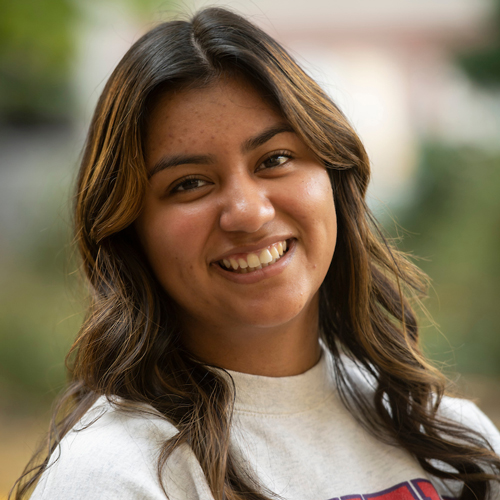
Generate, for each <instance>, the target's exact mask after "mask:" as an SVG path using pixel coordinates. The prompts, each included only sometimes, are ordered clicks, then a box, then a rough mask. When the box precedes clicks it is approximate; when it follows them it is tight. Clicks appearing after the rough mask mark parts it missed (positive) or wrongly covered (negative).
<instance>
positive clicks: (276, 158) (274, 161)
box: [257, 151, 292, 170]
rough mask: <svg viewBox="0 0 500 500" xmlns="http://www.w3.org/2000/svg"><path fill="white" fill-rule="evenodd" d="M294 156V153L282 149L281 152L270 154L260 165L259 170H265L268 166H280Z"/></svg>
mask: <svg viewBox="0 0 500 500" xmlns="http://www.w3.org/2000/svg"><path fill="white" fill-rule="evenodd" d="M291 158H292V155H291V154H290V153H288V152H285V151H280V152H279V153H274V154H272V155H270V156H268V157H267V158H266V159H265V160H264V161H263V162H262V163H261V164H260V165H259V167H258V169H257V170H265V169H267V168H274V167H279V166H281V165H283V164H285V163H286V162H287V161H288V160H290V159H291Z"/></svg>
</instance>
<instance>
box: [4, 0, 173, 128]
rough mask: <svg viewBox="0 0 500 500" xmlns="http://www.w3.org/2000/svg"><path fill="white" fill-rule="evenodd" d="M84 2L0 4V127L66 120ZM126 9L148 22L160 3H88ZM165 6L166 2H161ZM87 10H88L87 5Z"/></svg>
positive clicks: (154, 0) (16, 1) (134, 0)
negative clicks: (148, 18) (0, 125)
mask: <svg viewBox="0 0 500 500" xmlns="http://www.w3.org/2000/svg"><path fill="white" fill-rule="evenodd" d="M82 2H83V0H80V1H78V0H43V1H37V0H0V12H1V15H0V124H1V123H4V124H18V125H19V124H21V125H22V124H36V123H47V122H53V121H56V122H58V121H61V120H63V121H67V120H69V119H70V118H71V116H72V112H73V99H72V93H71V86H70V78H71V64H72V60H73V57H74V54H75V37H74V33H75V28H76V26H77V24H78V23H79V22H81V20H82V19H83V20H84V17H85V15H84V13H83V9H82V8H81V7H83V5H84V4H83V3H82ZM103 2H108V3H116V4H120V5H125V6H126V7H128V8H129V9H131V10H132V11H133V13H134V15H135V16H136V17H137V16H139V17H148V16H150V15H151V13H152V12H153V10H154V8H155V6H156V5H157V4H158V0H121V1H119V0H86V2H85V5H86V6H87V8H88V7H89V4H94V6H99V5H102V3H103ZM163 3H164V2H163ZM90 6H91V5H90Z"/></svg>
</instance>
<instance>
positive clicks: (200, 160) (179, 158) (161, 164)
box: [148, 123, 295, 179]
mask: <svg viewBox="0 0 500 500" xmlns="http://www.w3.org/2000/svg"><path fill="white" fill-rule="evenodd" d="M284 132H291V133H295V130H294V129H293V128H292V127H291V126H290V125H288V123H280V124H278V125H273V126H272V127H270V128H268V129H266V130H264V131H263V132H261V133H260V134H258V135H256V136H255V137H251V138H250V139H247V140H246V141H245V142H244V143H243V145H242V147H241V151H242V152H243V153H249V152H250V151H252V150H254V149H256V148H258V147H259V146H262V145H263V144H265V143H266V142H267V141H269V140H271V139H272V138H273V137H274V136H275V135H278V134H282V133H284ZM210 163H215V157H214V155H173V156H164V157H162V158H160V159H159V160H158V161H157V162H156V163H155V164H154V166H153V168H152V169H151V170H150V171H149V173H148V179H151V177H153V175H155V174H157V173H158V172H160V171H162V170H165V169H166V168H170V167H177V166H178V165H186V164H192V165H207V164H210Z"/></svg>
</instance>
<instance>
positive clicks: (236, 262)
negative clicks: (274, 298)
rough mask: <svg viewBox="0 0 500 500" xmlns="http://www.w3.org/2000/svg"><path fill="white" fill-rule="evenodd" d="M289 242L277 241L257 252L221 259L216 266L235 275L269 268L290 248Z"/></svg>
mask: <svg viewBox="0 0 500 500" xmlns="http://www.w3.org/2000/svg"><path fill="white" fill-rule="evenodd" d="M290 241H291V240H283V241H278V242H277V243H273V244H272V245H269V246H268V247H266V248H264V249H262V250H259V251H258V252H250V253H247V254H238V255H237V256H236V255H235V256H231V257H228V258H226V259H222V260H220V261H218V262H217V264H218V265H219V266H220V267H222V269H224V270H226V271H231V272H233V273H236V274H246V273H251V272H253V271H257V270H258V269H262V268H263V267H267V266H270V265H272V264H274V263H275V262H277V261H278V260H280V259H281V257H283V255H285V254H286V252H287V251H288V249H289V248H290Z"/></svg>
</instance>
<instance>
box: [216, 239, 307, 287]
mask: <svg viewBox="0 0 500 500" xmlns="http://www.w3.org/2000/svg"><path fill="white" fill-rule="evenodd" d="M284 239H288V240H289V241H290V243H289V247H288V250H287V252H286V253H285V254H284V255H283V257H281V259H279V260H278V261H276V262H275V263H274V264H271V265H269V266H267V267H263V268H262V269H257V270H256V271H252V272H251V273H246V274H240V273H233V272H231V271H228V270H226V269H223V268H222V267H221V266H219V264H218V263H217V262H218V261H214V262H212V264H211V267H212V268H213V269H214V271H215V272H217V273H218V274H220V275H221V276H222V277H224V278H226V279H228V280H230V281H233V282H234V283H238V284H241V285H251V284H252V283H257V282H259V281H262V280H265V279H267V278H271V277H272V276H276V275H278V274H280V273H281V272H283V270H284V269H285V268H286V267H287V266H288V264H290V262H291V260H292V258H293V255H294V253H295V249H296V247H297V240H296V239H295V238H292V239H290V238H284ZM278 241H282V240H278ZM275 242H276V240H274V239H273V240H272V241H271V243H269V245H272V244H273V243H275ZM259 245H260V246H257V247H254V248H256V250H259V249H261V248H265V245H262V243H261V244H259ZM245 248H247V247H245ZM251 251H252V250H247V251H246V252H251ZM234 253H235V252H234V250H233V251H232V253H228V254H227V255H234ZM241 253H243V252H241ZM222 258H223V257H221V260H222Z"/></svg>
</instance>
